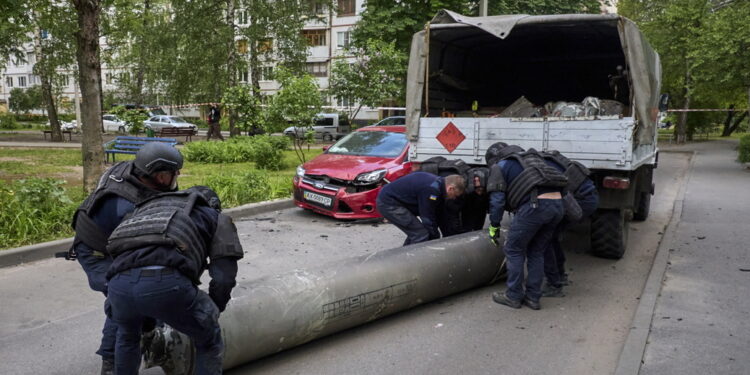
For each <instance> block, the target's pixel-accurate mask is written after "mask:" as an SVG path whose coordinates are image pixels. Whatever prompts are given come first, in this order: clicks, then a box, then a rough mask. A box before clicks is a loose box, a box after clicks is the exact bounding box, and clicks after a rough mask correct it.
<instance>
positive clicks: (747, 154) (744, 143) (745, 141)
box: [738, 134, 750, 163]
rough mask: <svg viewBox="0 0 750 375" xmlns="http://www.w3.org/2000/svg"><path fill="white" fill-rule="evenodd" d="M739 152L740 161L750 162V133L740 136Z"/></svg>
mask: <svg viewBox="0 0 750 375" xmlns="http://www.w3.org/2000/svg"><path fill="white" fill-rule="evenodd" d="M739 152H740V154H739V157H738V160H739V161H740V163H750V134H748V135H744V136H742V138H740V147H739Z"/></svg>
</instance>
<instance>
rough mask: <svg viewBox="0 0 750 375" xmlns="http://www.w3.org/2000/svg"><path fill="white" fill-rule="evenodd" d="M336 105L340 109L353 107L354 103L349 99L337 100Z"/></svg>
mask: <svg viewBox="0 0 750 375" xmlns="http://www.w3.org/2000/svg"><path fill="white" fill-rule="evenodd" d="M336 104H337V105H338V106H339V107H351V106H352V101H351V100H350V99H349V98H336Z"/></svg>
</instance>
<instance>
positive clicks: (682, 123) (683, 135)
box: [675, 66, 690, 144]
mask: <svg viewBox="0 0 750 375" xmlns="http://www.w3.org/2000/svg"><path fill="white" fill-rule="evenodd" d="M683 97H684V98H685V102H684V105H683V106H682V109H690V67H689V66H688V69H687V70H686V71H685V86H684V87H683ZM687 115H688V113H687V112H680V117H679V120H678V121H677V127H676V128H675V134H676V136H677V139H676V140H677V143H679V144H681V143H685V141H686V140H687Z"/></svg>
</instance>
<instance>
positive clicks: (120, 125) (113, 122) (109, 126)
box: [102, 115, 128, 133]
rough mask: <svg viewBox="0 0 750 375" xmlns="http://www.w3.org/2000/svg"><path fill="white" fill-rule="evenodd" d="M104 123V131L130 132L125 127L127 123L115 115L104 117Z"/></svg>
mask: <svg viewBox="0 0 750 375" xmlns="http://www.w3.org/2000/svg"><path fill="white" fill-rule="evenodd" d="M102 123H103V124H104V131H106V132H118V133H125V132H126V131H127V130H128V129H127V127H126V126H125V121H122V120H120V119H119V118H118V117H117V116H115V115H104V116H102Z"/></svg>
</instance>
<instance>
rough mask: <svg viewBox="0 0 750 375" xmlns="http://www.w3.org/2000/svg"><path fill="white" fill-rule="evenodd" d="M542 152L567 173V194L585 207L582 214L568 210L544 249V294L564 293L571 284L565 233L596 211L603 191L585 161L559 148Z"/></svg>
mask: <svg viewBox="0 0 750 375" xmlns="http://www.w3.org/2000/svg"><path fill="white" fill-rule="evenodd" d="M542 156H543V157H544V158H545V159H546V160H548V161H551V162H552V163H553V164H554V165H555V167H556V168H557V169H558V170H560V171H562V172H564V173H565V176H566V177H567V178H568V186H566V187H565V190H566V194H570V195H572V197H573V198H575V201H576V203H577V204H578V206H579V207H580V211H581V214H580V217H571V216H570V215H568V214H567V213H566V215H565V217H564V218H563V220H562V221H561V222H560V224H559V225H558V226H557V228H555V233H554V235H553V236H552V241H550V244H549V246H547V249H546V250H545V251H544V276H545V278H546V279H547V283H546V284H545V286H544V289H543V290H542V296H544V297H563V296H564V294H563V286H565V285H568V275H567V274H566V273H565V253H564V252H563V249H562V246H560V240H561V234H562V232H563V231H564V230H565V229H566V228H567V227H569V226H570V225H573V224H575V223H577V222H580V221H581V220H584V219H586V218H587V217H589V216H591V215H592V214H593V213H594V212H595V211H596V208H597V207H598V206H599V193H598V192H597V190H596V185H594V182H593V181H591V179H590V178H589V175H590V174H591V172H589V170H588V168H586V167H585V166H583V165H582V164H581V163H579V162H576V161H572V160H570V159H568V158H566V157H565V156H563V155H562V154H560V152H558V151H555V150H553V151H550V152H545V153H543V154H542Z"/></svg>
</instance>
